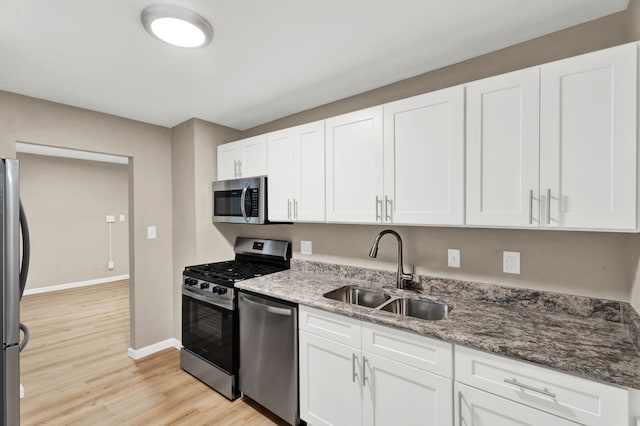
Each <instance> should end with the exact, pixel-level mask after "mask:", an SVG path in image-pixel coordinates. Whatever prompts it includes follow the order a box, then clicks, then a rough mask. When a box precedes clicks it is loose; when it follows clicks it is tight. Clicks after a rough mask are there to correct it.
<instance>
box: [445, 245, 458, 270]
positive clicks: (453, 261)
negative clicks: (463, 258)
mask: <svg viewBox="0 0 640 426" xmlns="http://www.w3.org/2000/svg"><path fill="white" fill-rule="evenodd" d="M447 266H448V267H449V268H459V267H460V250H459V249H449V250H447Z"/></svg>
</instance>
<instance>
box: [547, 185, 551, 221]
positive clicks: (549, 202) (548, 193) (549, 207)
mask: <svg viewBox="0 0 640 426" xmlns="http://www.w3.org/2000/svg"><path fill="white" fill-rule="evenodd" d="M550 224H551V188H547V225H550Z"/></svg>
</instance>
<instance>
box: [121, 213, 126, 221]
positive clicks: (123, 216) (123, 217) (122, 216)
mask: <svg viewBox="0 0 640 426" xmlns="http://www.w3.org/2000/svg"><path fill="white" fill-rule="evenodd" d="M124 221H125V215H123V214H121V215H120V222H124Z"/></svg>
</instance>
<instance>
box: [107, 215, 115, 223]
mask: <svg viewBox="0 0 640 426" xmlns="http://www.w3.org/2000/svg"><path fill="white" fill-rule="evenodd" d="M115 221H116V217H115V216H114V215H112V214H110V215H109V216H107V223H113V222H115Z"/></svg>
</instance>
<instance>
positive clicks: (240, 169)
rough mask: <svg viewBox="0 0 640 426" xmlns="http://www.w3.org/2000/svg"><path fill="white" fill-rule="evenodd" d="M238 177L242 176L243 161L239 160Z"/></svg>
mask: <svg viewBox="0 0 640 426" xmlns="http://www.w3.org/2000/svg"><path fill="white" fill-rule="evenodd" d="M238 177H242V161H240V160H238Z"/></svg>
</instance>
